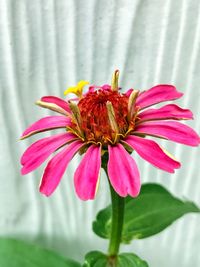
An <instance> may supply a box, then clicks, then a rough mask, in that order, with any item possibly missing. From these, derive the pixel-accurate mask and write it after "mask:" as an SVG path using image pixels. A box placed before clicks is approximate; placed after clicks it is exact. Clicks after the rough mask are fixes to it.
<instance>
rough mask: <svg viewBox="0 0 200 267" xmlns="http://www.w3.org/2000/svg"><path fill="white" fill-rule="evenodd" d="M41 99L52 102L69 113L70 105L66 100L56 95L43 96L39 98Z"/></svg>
mask: <svg viewBox="0 0 200 267" xmlns="http://www.w3.org/2000/svg"><path fill="white" fill-rule="evenodd" d="M41 101H43V102H47V103H53V104H56V105H57V106H59V107H61V108H62V109H64V110H65V111H67V112H69V113H71V110H70V107H69V105H68V103H67V101H65V100H63V99H61V98H59V97H56V96H43V97H42V98H41Z"/></svg>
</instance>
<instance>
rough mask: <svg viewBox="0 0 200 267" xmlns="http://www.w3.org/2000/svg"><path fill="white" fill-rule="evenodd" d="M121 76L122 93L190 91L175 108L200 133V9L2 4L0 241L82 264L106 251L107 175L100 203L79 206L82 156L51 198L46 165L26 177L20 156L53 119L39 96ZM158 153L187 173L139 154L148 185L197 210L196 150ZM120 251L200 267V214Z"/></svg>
mask: <svg viewBox="0 0 200 267" xmlns="http://www.w3.org/2000/svg"><path fill="white" fill-rule="evenodd" d="M116 68H117V69H120V71H121V76H120V85H121V86H122V87H123V88H124V89H128V88H130V87H134V88H137V89H148V88H150V87H151V86H153V85H156V84H158V83H169V84H174V85H175V86H176V87H177V89H178V90H180V91H182V92H183V93H185V95H184V97H183V98H182V99H180V100H179V101H178V103H179V104H181V106H183V107H187V108H191V109H192V110H193V112H194V117H195V120H194V121H191V122H189V123H188V124H189V125H190V126H192V127H194V128H195V129H196V130H197V131H198V132H200V116H199V115H200V75H199V73H200V1H199V0H176V1H174V0H166V1H161V0H151V1H150V0H149V1H148V0H116V1H113V0H110V1H107V0H101V1H98V0H96V1H95V0H87V1H81V0H79V1H78V0H77V1H76V0H57V1H56V0H55V1H53V0H34V1H31V0H18V1H16V0H13V1H12V0H0V133H1V137H0V170H1V171H0V235H1V236H11V237H17V238H20V239H23V240H28V241H32V242H34V243H36V244H40V245H42V246H44V247H47V248H51V249H54V250H56V251H58V252H59V253H61V254H63V255H65V256H69V257H73V258H74V259H77V260H80V261H82V260H83V257H84V254H85V253H86V252H88V251H89V250H94V249H95V250H103V251H106V250H107V241H106V240H103V239H100V238H99V237H97V236H95V234H93V233H92V231H91V224H92V220H93V219H94V218H95V215H96V213H97V211H98V210H99V209H101V208H103V207H104V206H106V205H107V204H108V203H109V202H110V197H109V191H108V186H107V183H106V178H105V176H104V174H103V172H102V175H101V184H100V188H99V192H98V195H97V198H96V199H95V200H94V201H88V202H82V201H80V200H79V199H78V198H77V196H76V195H75V192H74V188H73V172H74V170H75V168H76V166H77V164H78V162H79V161H80V158H79V156H77V157H75V158H74V160H73V162H72V163H71V164H70V166H69V168H68V170H67V172H66V174H65V175H64V177H63V180H62V182H61V184H60V186H59V188H58V189H57V190H56V192H55V193H54V195H53V196H52V197H50V198H46V197H44V196H42V195H41V194H40V193H39V192H38V185H39V182H40V177H41V174H42V170H43V168H44V165H43V166H42V167H41V168H40V169H39V170H38V171H36V172H34V173H32V174H29V175H27V176H21V175H20V163H19V160H20V156H21V154H22V152H23V151H24V150H25V148H26V147H27V146H28V145H29V144H30V143H31V142H33V141H34V140H36V139H37V137H32V138H30V140H26V141H23V142H22V141H19V137H20V135H21V133H22V131H23V130H24V129H25V128H26V127H27V126H28V125H29V124H31V123H33V122H34V121H35V120H37V119H39V118H41V117H43V116H45V115H47V114H52V113H50V112H48V111H47V110H44V109H41V108H39V107H37V106H35V105H34V102H35V101H36V100H38V99H39V98H40V97H41V96H43V95H56V96H59V97H63V91H64V90H65V89H66V88H67V87H68V86H72V85H75V84H76V83H77V82H78V81H79V80H81V79H85V80H89V81H90V82H91V83H95V84H98V85H101V84H104V83H109V82H110V78H111V74H112V72H113V71H114V70H115V69H116ZM46 135H48V134H45V136H46ZM41 136H43V135H41V134H40V135H39V136H38V137H41ZM162 145H164V146H165V147H166V148H167V149H168V150H169V151H170V152H171V153H172V154H174V155H175V156H176V158H178V159H179V160H180V161H181V162H182V168H181V169H180V170H177V171H176V174H172V175H171V174H166V173H164V172H162V171H160V170H157V169H155V168H154V167H152V166H150V165H149V164H148V163H146V162H144V161H143V160H140V159H139V158H138V157H136V156H135V155H134V157H135V158H136V160H137V162H138V164H139V167H140V171H141V178H142V181H143V182H147V181H148V182H157V183H161V184H163V185H165V186H166V187H167V188H168V189H169V190H170V191H171V192H172V193H173V194H175V195H177V196H179V197H182V198H185V199H191V200H192V201H194V202H196V203H197V204H198V205H200V173H199V158H200V149H198V148H190V147H186V146H183V145H177V144H171V143H170V142H166V141H162ZM133 212H134V211H133ZM122 250H123V251H134V252H135V253H136V254H138V255H139V256H140V257H142V258H144V259H146V260H147V261H148V262H149V264H150V266H152V267H153V266H154V267H160V266H162V267H169V266H171V267H177V266H180V267H191V266H192V267H198V266H200V253H199V251H200V216H199V215H197V214H189V215H186V216H185V217H183V218H181V219H179V220H178V221H177V222H175V223H174V224H173V225H172V226H171V227H170V228H168V229H166V230H165V231H163V232H162V233H160V234H159V235H157V236H154V237H151V238H148V239H144V240H136V241H133V242H132V244H131V245H130V246H122Z"/></svg>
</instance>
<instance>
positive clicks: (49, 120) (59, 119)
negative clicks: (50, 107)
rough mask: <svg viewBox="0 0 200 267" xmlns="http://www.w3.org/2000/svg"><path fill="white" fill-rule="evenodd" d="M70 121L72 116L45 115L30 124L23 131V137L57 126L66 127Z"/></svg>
mask: <svg viewBox="0 0 200 267" xmlns="http://www.w3.org/2000/svg"><path fill="white" fill-rule="evenodd" d="M70 122H71V120H70V118H68V117H65V116H47V117H44V118H42V119H40V120H38V121H36V122H35V123H33V124H32V125H31V126H29V127H28V128H27V129H26V130H25V131H24V132H23V134H22V137H21V139H24V138H26V137H29V136H31V135H33V134H36V133H39V132H44V131H48V130H51V129H55V128H65V127H66V126H67V125H69V124H70Z"/></svg>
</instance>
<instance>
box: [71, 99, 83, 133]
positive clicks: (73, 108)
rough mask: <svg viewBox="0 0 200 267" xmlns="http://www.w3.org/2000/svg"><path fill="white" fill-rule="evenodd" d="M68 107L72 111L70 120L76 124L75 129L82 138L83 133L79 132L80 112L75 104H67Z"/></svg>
mask: <svg viewBox="0 0 200 267" xmlns="http://www.w3.org/2000/svg"><path fill="white" fill-rule="evenodd" d="M69 107H70V109H71V111H72V119H73V120H74V122H75V123H76V125H77V129H78V131H79V133H80V135H81V136H83V132H82V130H81V114H80V110H79V108H78V106H77V104H76V103H73V102H71V101H70V102H69Z"/></svg>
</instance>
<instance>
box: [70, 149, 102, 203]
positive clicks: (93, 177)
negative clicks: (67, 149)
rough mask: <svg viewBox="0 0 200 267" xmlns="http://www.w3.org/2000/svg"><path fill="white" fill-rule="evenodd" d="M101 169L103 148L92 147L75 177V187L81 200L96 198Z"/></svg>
mask: <svg viewBox="0 0 200 267" xmlns="http://www.w3.org/2000/svg"><path fill="white" fill-rule="evenodd" d="M100 168H101V147H100V146H95V145H92V146H90V147H89V148H88V150H87V152H86V154H85V156H84V157H83V159H82V161H81V163H80V165H79V166H78V168H77V170H76V172H75V175H74V185H75V189H76V193H77V195H78V196H79V197H80V199H82V200H88V199H94V198H95V195H96V191H97V187H98V180H99V172H100Z"/></svg>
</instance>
